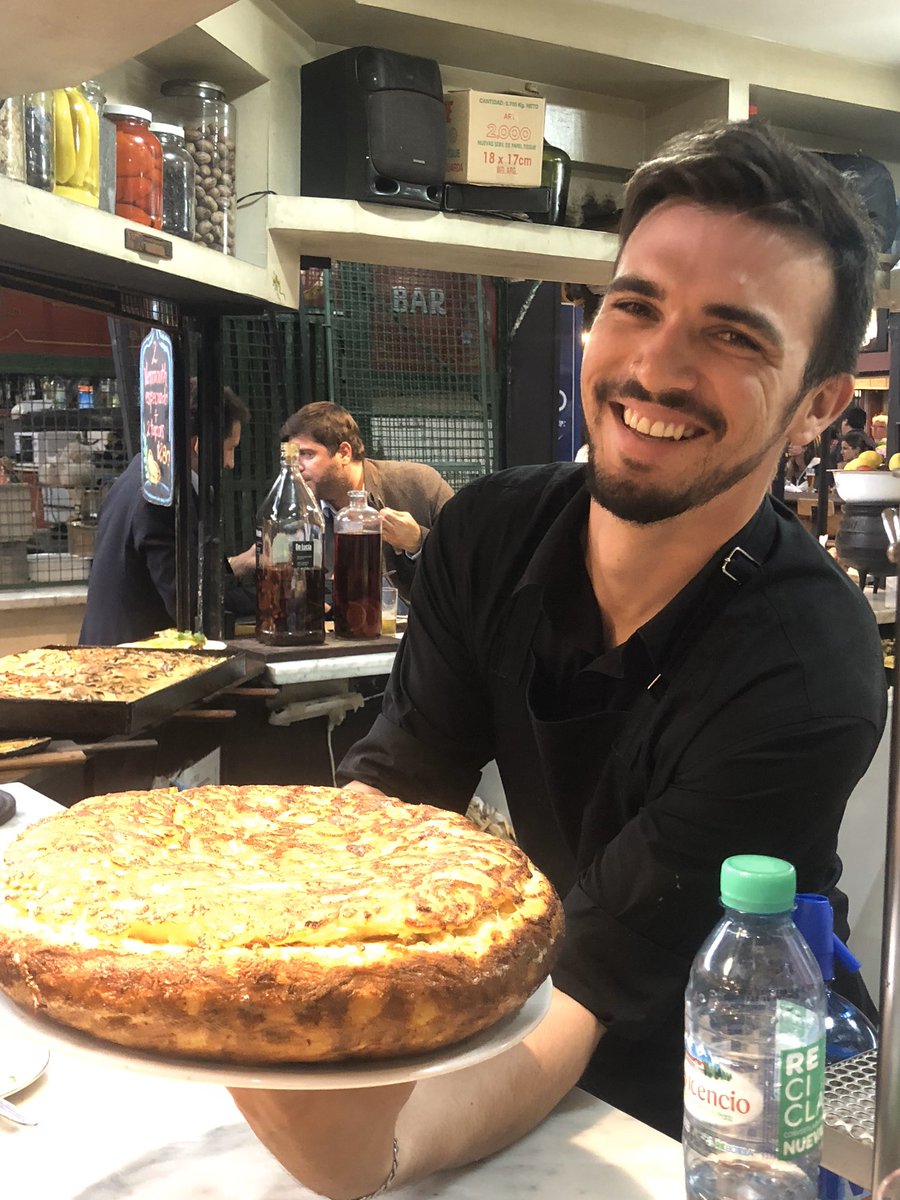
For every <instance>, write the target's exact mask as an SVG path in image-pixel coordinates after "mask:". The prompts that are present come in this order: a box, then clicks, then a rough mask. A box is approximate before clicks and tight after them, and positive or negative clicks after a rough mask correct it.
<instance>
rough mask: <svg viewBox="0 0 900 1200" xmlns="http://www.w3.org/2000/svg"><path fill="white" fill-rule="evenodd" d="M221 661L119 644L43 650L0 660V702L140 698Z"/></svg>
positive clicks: (219, 659)
mask: <svg viewBox="0 0 900 1200" xmlns="http://www.w3.org/2000/svg"><path fill="white" fill-rule="evenodd" d="M224 661H225V659H224V658H217V657H212V656H210V655H207V654H204V655H202V656H201V655H191V654H189V653H185V652H175V651H169V652H163V651H158V650H133V649H131V650H128V649H123V648H121V647H118V646H72V647H68V648H66V649H59V650H54V649H53V648H51V647H46V646H45V647H43V648H40V649H36V650H24V651H22V653H21V654H7V655H5V656H4V657H2V658H0V700H114V701H115V700H118V701H131V700H139V699H140V698H141V697H142V696H147V695H149V694H150V693H151V692H157V691H159V690H160V689H161V688H165V687H170V686H171V685H172V684H174V683H179V682H180V681H181V680H183V679H188V678H190V677H191V676H192V675H199V674H200V673H201V672H203V671H208V670H210V669H211V668H212V667H215V666H217V665H218V664H219V663H222V662H224Z"/></svg>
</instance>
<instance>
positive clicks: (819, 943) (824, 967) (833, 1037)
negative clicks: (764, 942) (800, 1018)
mask: <svg viewBox="0 0 900 1200" xmlns="http://www.w3.org/2000/svg"><path fill="white" fill-rule="evenodd" d="M794 924H795V925H796V926H797V928H798V929H799V930H800V932H801V933H802V934H803V936H804V938H805V939H806V941H807V943H808V944H809V948H810V950H812V952H813V957H814V958H815V960H816V962H817V963H818V964H819V970H820V971H821V972H822V978H823V979H824V981H825V1061H826V1063H834V1062H843V1061H844V1059H847V1058H854V1057H855V1056H856V1055H857V1054H863V1053H864V1052H865V1051H867V1050H874V1049H875V1048H876V1047H877V1045H878V1034H877V1033H876V1031H875V1027H874V1025H873V1024H872V1022H871V1021H870V1020H869V1018H868V1017H867V1016H866V1015H865V1013H861V1012H860V1011H859V1009H858V1008H857V1007H856V1005H855V1004H851V1003H850V1001H849V1000H845V999H844V997H843V996H839V995H838V993H837V992H836V991H834V989H833V988H832V987H831V983H832V981H833V979H834V960H835V959H836V958H837V959H839V960H840V961H841V962H842V963H843V964H844V966H845V967H846V968H847V969H848V971H850V972H851V973H853V972H855V971H858V970H859V960H858V959H857V958H855V957H854V955H853V954H851V952H850V951H849V950H848V949H847V947H846V946H845V945H844V943H843V942H842V941H841V940H840V938H838V937H835V934H834V913H833V912H832V908H831V903H830V902H829V900H828V898H827V897H826V896H816V895H811V894H807V893H800V894H799V895H798V896H797V897H796V907H795V908H794ZM869 1195H871V1193H870V1192H869V1190H868V1188H864V1187H859V1186H858V1185H857V1184H855V1183H851V1182H850V1181H849V1180H847V1179H843V1178H842V1177H841V1176H840V1175H835V1174H834V1173H833V1172H832V1171H828V1170H826V1169H825V1167H822V1169H821V1171H820V1172H819V1192H818V1197H819V1200H851V1198H852V1197H864V1196H869Z"/></svg>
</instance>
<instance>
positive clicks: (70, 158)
mask: <svg viewBox="0 0 900 1200" xmlns="http://www.w3.org/2000/svg"><path fill="white" fill-rule="evenodd" d="M53 133H54V138H53V140H54V152H55V162H56V170H55V176H56V182H57V183H63V184H65V183H68V182H69V180H70V179H71V178H72V175H73V173H74V171H75V131H74V129H73V128H72V113H71V110H70V109H69V97H68V96H67V95H66V93H65V90H64V89H63V88H54V90H53Z"/></svg>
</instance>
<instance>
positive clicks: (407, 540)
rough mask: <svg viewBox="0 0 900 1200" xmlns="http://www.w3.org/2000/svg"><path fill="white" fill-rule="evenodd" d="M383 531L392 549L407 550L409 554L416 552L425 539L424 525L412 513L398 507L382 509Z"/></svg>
mask: <svg viewBox="0 0 900 1200" xmlns="http://www.w3.org/2000/svg"><path fill="white" fill-rule="evenodd" d="M381 532H382V535H383V536H384V540H385V541H386V542H387V544H388V545H389V546H390V547H391V548H392V549H394V550H405V551H406V552H407V554H415V553H416V551H417V550H420V549H421V548H422V542H423V541H424V540H425V538H424V535H423V533H422V527H421V526H420V525H419V522H418V521H417V520H416V518H415V517H414V516H413V515H412V513H408V512H399V511H398V510H397V509H396V508H383V509H382V510H381Z"/></svg>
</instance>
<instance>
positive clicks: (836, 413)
mask: <svg viewBox="0 0 900 1200" xmlns="http://www.w3.org/2000/svg"><path fill="white" fill-rule="evenodd" d="M855 386H856V385H855V381H854V378H853V376H852V375H851V374H850V373H849V371H848V372H846V373H845V374H843V375H832V376H831V377H830V378H829V379H824V380H823V381H822V382H821V383H817V384H816V386H815V387H812V388H810V390H809V391H808V392H807V393H806V395H805V396H804V397H803V399H802V400H801V401H800V403H799V404H798V406H797V409H796V411H795V412H794V415H793V416H792V417H791V421H790V424H789V425H788V427H787V430H786V434H787V438H786V440H787V441H788V442H794V443H796V444H797V445H800V446H808V445H809V443H810V442H812V441H814V440H815V438H817V437H818V436H819V434H820V433H821V432H822V430H823V429H827V428H828V427H829V425H833V424H834V423H835V422H836V421H837V419H838V418H839V417H840V415H841V413H842V412H843V411H844V409H845V408H846V407H847V405H848V404H849V403H850V401H851V400H852V399H853V391H854V388H855Z"/></svg>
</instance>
